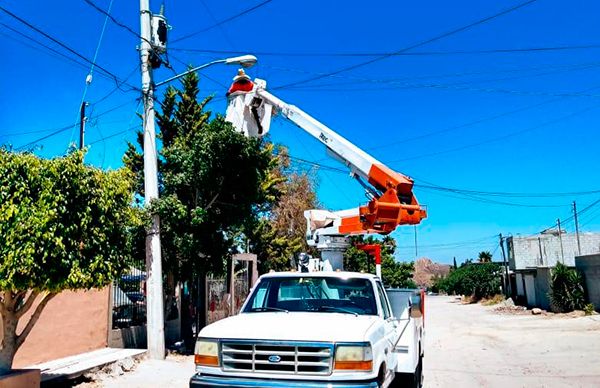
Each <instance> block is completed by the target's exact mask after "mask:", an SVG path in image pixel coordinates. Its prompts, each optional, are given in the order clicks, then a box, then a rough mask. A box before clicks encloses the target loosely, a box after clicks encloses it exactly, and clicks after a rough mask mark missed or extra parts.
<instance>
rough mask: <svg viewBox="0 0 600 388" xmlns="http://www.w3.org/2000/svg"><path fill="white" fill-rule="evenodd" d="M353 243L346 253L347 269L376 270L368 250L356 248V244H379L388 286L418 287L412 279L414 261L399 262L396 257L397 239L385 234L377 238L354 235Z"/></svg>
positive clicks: (383, 276)
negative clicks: (379, 238)
mask: <svg viewBox="0 0 600 388" xmlns="http://www.w3.org/2000/svg"><path fill="white" fill-rule="evenodd" d="M351 241H352V243H353V245H352V246H351V247H350V248H348V249H347V250H346V252H345V253H344V268H345V269H346V270H347V271H356V272H361V271H362V272H374V271H375V261H374V259H373V258H372V257H370V256H369V255H367V253H366V252H364V251H362V250H360V249H358V248H356V247H355V246H354V245H355V244H379V245H381V276H382V278H383V279H382V280H383V283H384V284H385V285H386V287H392V288H416V284H415V282H414V281H413V279H412V276H413V272H414V270H415V267H414V263H413V262H409V263H403V262H398V261H396V259H395V258H394V253H395V251H396V241H395V240H394V238H393V237H391V236H385V237H384V238H383V239H381V240H376V239H375V238H374V237H373V236H368V237H364V236H356V237H352V238H351Z"/></svg>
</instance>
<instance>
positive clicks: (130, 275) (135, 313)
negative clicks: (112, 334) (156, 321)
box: [112, 262, 146, 329]
mask: <svg viewBox="0 0 600 388" xmlns="http://www.w3.org/2000/svg"><path fill="white" fill-rule="evenodd" d="M142 268H144V263H143V262H140V263H136V264H135V265H132V266H131V267H130V268H129V269H128V270H127V271H126V272H125V273H124V274H123V275H121V277H120V278H119V279H117V280H116V281H115V282H114V283H113V286H112V298H113V300H112V304H113V311H112V328H113V329H121V328H125V327H131V326H140V325H145V324H146V272H145V271H143V270H142Z"/></svg>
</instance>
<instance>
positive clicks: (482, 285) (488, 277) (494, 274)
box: [433, 263, 500, 301]
mask: <svg viewBox="0 0 600 388" xmlns="http://www.w3.org/2000/svg"><path fill="white" fill-rule="evenodd" d="M433 288H435V289H437V290H438V292H446V293H448V294H457V295H465V296H473V299H474V300H475V301H477V300H480V299H481V298H487V297H491V296H493V295H496V294H497V293H498V291H500V267H499V266H498V265H497V264H494V263H481V264H466V265H462V266H460V267H459V268H456V269H453V270H451V271H450V273H449V274H448V276H446V277H444V278H436V279H434V287H433Z"/></svg>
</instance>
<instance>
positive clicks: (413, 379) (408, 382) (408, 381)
mask: <svg viewBox="0 0 600 388" xmlns="http://www.w3.org/2000/svg"><path fill="white" fill-rule="evenodd" d="M422 383H423V356H420V357H419V362H418V364H417V367H416V368H415V373H396V377H395V378H394V381H393V382H392V384H391V387H393V388H421V387H422V386H423V385H422Z"/></svg>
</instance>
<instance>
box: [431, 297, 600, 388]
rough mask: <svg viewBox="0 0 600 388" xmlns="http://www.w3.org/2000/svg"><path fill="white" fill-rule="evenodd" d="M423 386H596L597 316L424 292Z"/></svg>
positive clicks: (599, 357)
mask: <svg viewBox="0 0 600 388" xmlns="http://www.w3.org/2000/svg"><path fill="white" fill-rule="evenodd" d="M425 324H426V330H427V334H426V335H427V339H426V345H425V352H426V353H425V363H424V368H425V369H424V374H425V378H424V381H425V387H428V388H429V387H571V388H575V387H600V316H598V315H596V316H591V317H580V318H569V317H565V316H560V315H555V316H541V315H535V316H534V315H531V314H518V315H509V314H500V313H498V312H495V311H494V307H493V306H491V307H484V306H481V305H475V304H473V305H462V304H460V302H459V301H457V300H456V299H455V298H453V297H444V296H430V297H428V299H427V307H426V323H425Z"/></svg>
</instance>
